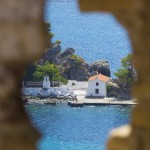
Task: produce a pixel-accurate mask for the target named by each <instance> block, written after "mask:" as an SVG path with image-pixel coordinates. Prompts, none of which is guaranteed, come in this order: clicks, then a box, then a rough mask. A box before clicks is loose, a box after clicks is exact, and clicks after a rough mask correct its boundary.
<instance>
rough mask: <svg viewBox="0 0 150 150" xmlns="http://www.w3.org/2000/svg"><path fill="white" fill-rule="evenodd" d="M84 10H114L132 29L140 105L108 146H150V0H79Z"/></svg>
mask: <svg viewBox="0 0 150 150" xmlns="http://www.w3.org/2000/svg"><path fill="white" fill-rule="evenodd" d="M79 4H80V9H81V10H82V11H105V12H110V13H112V14H114V16H115V17H116V18H117V19H118V21H119V22H120V23H121V24H122V25H124V27H125V28H126V29H127V30H128V32H129V36H130V38H131V42H132V46H133V58H132V61H133V64H134V66H135V68H136V70H137V73H138V81H137V83H136V85H135V86H134V89H133V95H134V96H135V97H136V98H137V100H138V103H139V105H138V106H137V107H136V108H135V110H134V111H133V113H132V121H131V125H126V126H123V127H120V128H118V129H114V130H113V131H112V132H111V133H110V139H109V141H108V145H107V147H108V150H149V149H150V142H149V141H150V116H149V114H150V78H149V77H150V11H149V6H150V1H149V0H79Z"/></svg>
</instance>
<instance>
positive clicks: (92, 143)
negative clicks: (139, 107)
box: [25, 0, 133, 150]
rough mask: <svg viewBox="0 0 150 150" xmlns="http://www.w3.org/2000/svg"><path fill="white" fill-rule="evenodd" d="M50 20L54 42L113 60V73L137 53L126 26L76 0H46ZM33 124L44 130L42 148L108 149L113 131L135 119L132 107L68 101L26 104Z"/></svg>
mask: <svg viewBox="0 0 150 150" xmlns="http://www.w3.org/2000/svg"><path fill="white" fill-rule="evenodd" d="M45 21H47V22H50V23H51V27H52V32H53V33H54V34H55V37H54V38H53V41H55V40H61V42H62V44H61V46H62V50H65V49H67V48H69V47H71V48H74V49H75V50H76V54H77V55H79V56H81V57H83V58H84V59H85V60H86V62H87V63H89V64H90V63H92V62H94V61H97V60H108V61H109V64H110V69H111V76H112V77H114V74H113V73H114V72H115V71H117V69H119V68H120V67H121V63H120V61H121V58H123V57H125V56H126V55H127V54H129V53H132V46H131V44H130V39H129V36H128V33H127V31H126V30H125V28H124V27H123V26H122V25H120V24H119V23H118V21H117V20H116V19H115V17H114V16H113V15H112V14H108V13H100V12H97V13H94V12H90V13H83V12H81V11H80V9H79V6H78V1H77V0H46V2H45ZM25 107H26V109H27V112H28V113H29V116H31V118H32V120H33V124H34V126H35V127H36V128H38V129H39V131H40V132H41V134H42V138H41V139H40V141H39V143H38V145H37V146H38V149H39V150H106V143H107V140H108V134H109V131H110V130H111V129H112V128H115V127H118V126H121V125H123V124H127V123H129V122H130V114H131V111H132V109H133V108H132V107H129V106H109V105H108V106H98V107H94V106H85V107H83V108H72V107H69V106H67V104H58V105H56V106H49V105H38V104H33V105H26V106H25Z"/></svg>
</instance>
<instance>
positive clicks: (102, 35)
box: [45, 0, 131, 75]
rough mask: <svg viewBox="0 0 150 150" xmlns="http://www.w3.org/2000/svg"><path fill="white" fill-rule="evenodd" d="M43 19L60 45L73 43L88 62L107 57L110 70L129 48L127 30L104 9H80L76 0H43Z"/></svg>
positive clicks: (117, 65) (118, 65) (117, 64)
mask: <svg viewBox="0 0 150 150" xmlns="http://www.w3.org/2000/svg"><path fill="white" fill-rule="evenodd" d="M45 20H46V21H48V22H51V25H52V32H53V33H54V34H55V38H54V40H56V39H59V40H61V41H62V48H63V49H66V48H68V47H72V48H74V49H76V53H77V54H78V55H80V56H82V57H83V58H84V59H85V60H86V61H87V62H88V63H91V62H93V61H95V60H100V59H102V60H108V61H109V62H110V67H111V72H112V75H113V72H114V71H116V70H117V69H118V68H119V67H120V65H121V64H120V60H121V58H122V57H124V56H126V55H127V54H128V53H130V52H131V45H130V41H129V37H128V35H127V32H126V30H125V29H124V28H123V27H122V26H121V25H120V24H119V23H118V22H117V21H116V19H115V18H114V17H113V16H112V15H110V14H106V13H81V12H80V10H79V8H78V4H77V0H46V4H45Z"/></svg>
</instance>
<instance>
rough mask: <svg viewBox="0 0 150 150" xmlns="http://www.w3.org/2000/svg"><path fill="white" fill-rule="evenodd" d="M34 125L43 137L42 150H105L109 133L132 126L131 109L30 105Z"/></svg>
mask: <svg viewBox="0 0 150 150" xmlns="http://www.w3.org/2000/svg"><path fill="white" fill-rule="evenodd" d="M26 108H27V110H28V112H29V114H30V116H31V117H32V118H33V122H34V124H35V126H36V127H37V128H39V130H40V131H41V133H42V134H43V138H42V139H41V141H40V142H39V145H38V146H39V150H105V144H106V142H107V137H108V132H109V131H110V130H111V129H112V128H114V127H117V126H120V125H123V124H126V123H128V122H129V120H130V117H129V114H130V113H131V110H132V107H125V106H98V107H90V106H86V107H83V108H72V107H69V106H67V105H66V104H60V105H57V106H49V105H27V106H26Z"/></svg>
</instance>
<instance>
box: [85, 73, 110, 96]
mask: <svg viewBox="0 0 150 150" xmlns="http://www.w3.org/2000/svg"><path fill="white" fill-rule="evenodd" d="M109 80H110V78H109V77H107V76H104V75H102V74H97V75H94V76H91V77H90V78H89V80H88V89H87V91H86V96H87V97H106V95H107V85H106V84H107V82H108V81H109Z"/></svg>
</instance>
